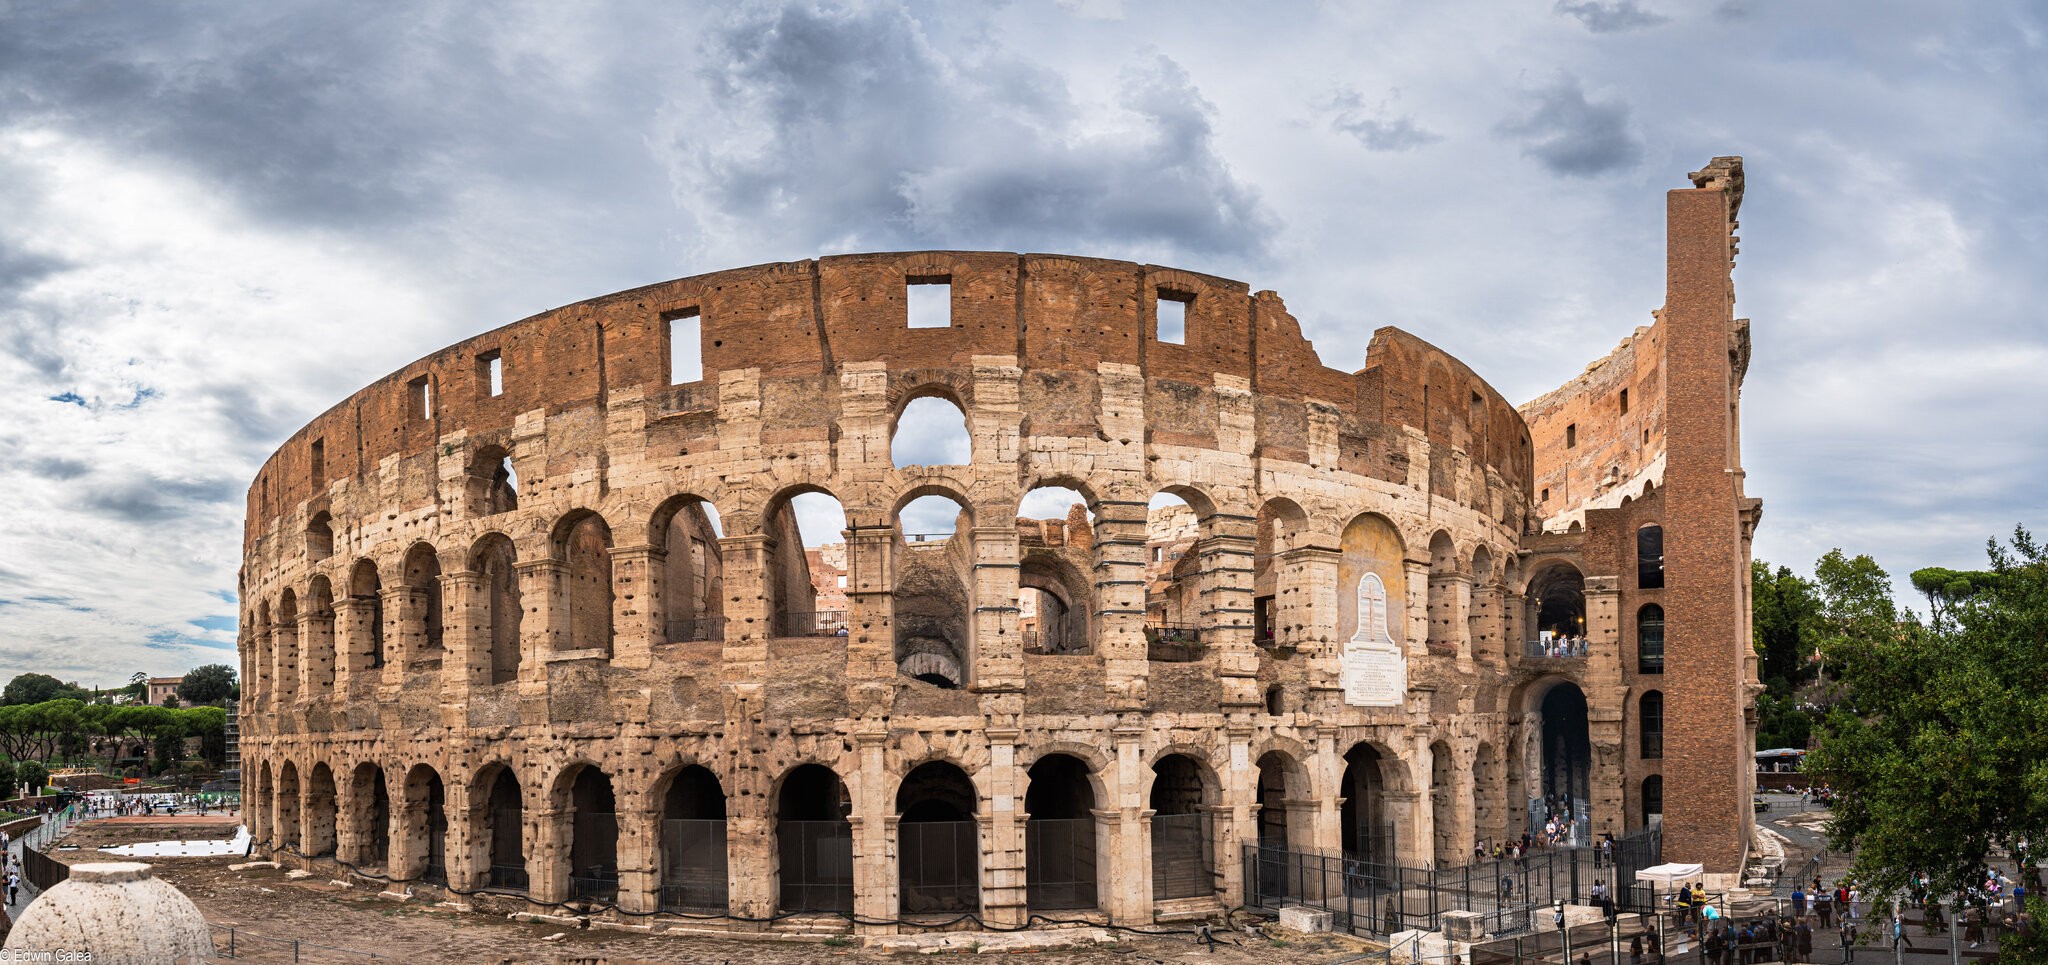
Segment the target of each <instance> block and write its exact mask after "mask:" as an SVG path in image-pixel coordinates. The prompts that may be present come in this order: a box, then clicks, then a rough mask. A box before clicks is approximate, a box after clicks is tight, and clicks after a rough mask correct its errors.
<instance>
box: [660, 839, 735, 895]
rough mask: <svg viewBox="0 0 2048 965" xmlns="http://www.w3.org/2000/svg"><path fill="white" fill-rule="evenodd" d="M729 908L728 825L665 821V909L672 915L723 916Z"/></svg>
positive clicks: (663, 884)
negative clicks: (708, 913) (709, 913)
mask: <svg viewBox="0 0 2048 965" xmlns="http://www.w3.org/2000/svg"><path fill="white" fill-rule="evenodd" d="M726 905H727V897H726V844H725V821H723V820H720V819H709V818H687V819H686V818H668V819H666V820H664V821H662V822H661V907H662V908H663V909H664V910H668V911H719V912H722V911H724V910H725V909H726Z"/></svg>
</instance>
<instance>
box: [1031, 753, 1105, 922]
mask: <svg viewBox="0 0 2048 965" xmlns="http://www.w3.org/2000/svg"><path fill="white" fill-rule="evenodd" d="M1100 781H1101V778H1100V776H1099V774H1098V773H1097V772H1096V768H1095V767H1094V766H1093V765H1091V764H1090V763H1089V762H1088V761H1087V760H1086V759H1085V758H1083V757H1081V756H1077V755H1075V754H1073V753H1069V752H1067V751H1050V752H1047V753H1043V754H1040V755H1039V756H1038V759H1037V760H1035V761H1033V762H1031V764H1030V766H1029V768H1027V770H1026V778H1025V791H1024V812H1025V815H1026V821H1025V824H1024V851H1025V859H1024V880H1025V900H1026V903H1027V904H1028V905H1029V906H1030V908H1031V909H1032V910H1033V911H1038V910H1070V909H1092V908H1096V907H1098V906H1099V904H1100V896H1101V893H1102V878H1103V875H1104V873H1105V872H1106V871H1107V870H1108V864H1109V863H1108V862H1104V861H1101V860H1099V855H1101V854H1103V853H1104V851H1105V850H1106V848H1105V847H1104V841H1103V839H1104V838H1105V837H1106V835H1107V832H1106V829H1104V828H1102V827H1099V826H1098V822H1097V821H1096V819H1095V809H1096V807H1097V804H1098V802H1100V801H1102V800H1104V799H1105V798H1104V797H1103V796H1102V795H1101V793H1100Z"/></svg>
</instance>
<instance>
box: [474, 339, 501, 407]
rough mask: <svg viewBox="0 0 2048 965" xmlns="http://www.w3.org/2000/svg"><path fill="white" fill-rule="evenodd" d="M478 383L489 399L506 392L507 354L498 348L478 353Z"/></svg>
mask: <svg viewBox="0 0 2048 965" xmlns="http://www.w3.org/2000/svg"><path fill="white" fill-rule="evenodd" d="M476 384H477V388H480V389H482V390H483V394H484V397H485V398H487V399H495V398H497V397H498V396H501V395H504V394H505V356H504V355H503V354H501V353H499V352H498V350H497V349H492V350H491V351H488V352H482V353H479V354H478V355H477V357H476Z"/></svg>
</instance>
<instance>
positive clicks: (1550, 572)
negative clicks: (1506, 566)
mask: <svg viewBox="0 0 2048 965" xmlns="http://www.w3.org/2000/svg"><path fill="white" fill-rule="evenodd" d="M1528 606H1529V610H1530V612H1529V618H1528V625H1529V626H1531V627H1534V628H1535V631H1536V632H1535V634H1534V636H1535V638H1536V639H1537V640H1538V641H1541V640H1543V639H1545V637H1544V634H1546V633H1547V634H1549V638H1550V639H1551V640H1553V641H1555V640H1559V639H1567V640H1578V639H1583V638H1584V636H1585V633H1586V576H1585V573H1584V572H1583V571H1581V570H1580V569H1579V567H1578V564H1576V563H1573V562H1571V561H1570V560H1565V559H1549V560H1544V561H1541V562H1539V563H1537V564H1535V565H1534V566H1532V567H1531V568H1530V577H1529V589H1528ZM1546 652H1547V651H1546ZM1567 655H1573V654H1567Z"/></svg>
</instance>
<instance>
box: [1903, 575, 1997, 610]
mask: <svg viewBox="0 0 2048 965" xmlns="http://www.w3.org/2000/svg"><path fill="white" fill-rule="evenodd" d="M1998 579H1999V576H1998V574H1997V573H1996V572H1987V571H1984V570H1951V569H1947V568H1945V567H1940V566H1930V567H1927V568H1925V569H1918V570H1914V571H1913V576H1912V580H1913V588H1914V589H1916V590H1919V591H1920V592H1921V593H1923V594H1925V595H1926V596H1927V605H1928V608H1929V609H1930V610H1931V611H1932V612H1933V613H1934V614H1935V615H1937V616H1939V615H1942V614H1943V613H1944V612H1945V611H1946V610H1947V609H1948V608H1949V607H1951V606H1954V605H1955V604H1956V603H1958V602H1960V601H1962V600H1967V599H1969V598H1970V597H1972V596H1975V595H1977V594H1978V593H1981V592H1983V591H1985V590H1988V589H1990V588H1991V585H1992V584H1993V583H1996V582H1997V581H1998Z"/></svg>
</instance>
